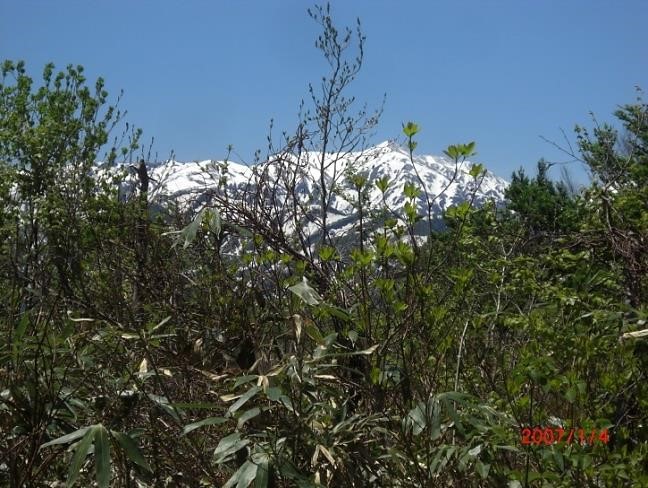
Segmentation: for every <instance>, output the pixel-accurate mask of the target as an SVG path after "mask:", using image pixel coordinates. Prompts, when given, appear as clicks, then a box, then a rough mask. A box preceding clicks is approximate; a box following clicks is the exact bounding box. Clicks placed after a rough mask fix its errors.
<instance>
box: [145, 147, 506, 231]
mask: <svg viewBox="0 0 648 488" xmlns="http://www.w3.org/2000/svg"><path fill="white" fill-rule="evenodd" d="M322 167H323V168H324V174H323V179H324V184H325V186H326V202H325V206H326V207H327V228H328V229H329V235H330V236H339V235H342V234H345V233H347V232H348V231H350V230H351V229H352V228H353V227H354V226H355V224H356V221H357V219H358V209H357V204H356V203H357V199H358V191H357V186H356V184H357V183H358V180H357V179H356V180H355V183H354V181H353V178H352V176H353V175H357V176H361V177H362V180H364V182H365V183H364V185H363V188H364V189H365V190H364V197H363V199H364V202H365V208H370V209H374V210H375V209H383V210H385V209H386V210H388V211H389V213H390V215H392V216H397V215H402V214H403V206H404V204H405V203H406V201H407V200H408V197H407V196H406V195H405V193H404V191H403V190H404V185H405V184H406V183H411V184H413V185H415V186H416V187H418V188H419V189H421V190H423V188H422V186H424V189H425V190H427V193H428V195H429V198H430V200H431V201H432V215H433V218H439V217H440V216H441V215H442V212H443V211H444V210H445V209H447V208H448V207H449V206H451V205H454V204H458V203H460V202H462V201H465V200H467V199H469V198H471V196H472V194H473V192H475V202H476V204H480V203H483V202H485V201H486V200H491V199H492V200H494V201H496V202H501V201H502V200H503V198H504V190H505V188H506V186H507V182H506V181H505V180H504V179H502V178H500V177H498V176H495V175H494V174H492V173H490V172H486V174H485V175H484V177H483V178H479V180H478V181H479V186H478V187H477V189H476V190H475V188H476V186H477V183H476V180H475V179H474V178H473V176H471V175H470V174H469V171H470V169H471V167H472V163H471V162H469V161H465V162H463V163H462V164H460V165H455V163H454V162H453V161H451V160H450V159H449V158H447V157H445V156H428V155H414V157H413V159H410V155H409V152H408V150H407V149H406V148H403V147H402V146H400V145H398V144H396V143H394V142H383V143H381V144H379V145H377V146H375V147H372V148H370V149H367V150H365V151H363V152H353V153H347V154H344V155H340V154H334V153H331V154H326V155H325V156H324V159H323V160H322V155H321V153H302V154H301V155H299V156H298V155H295V154H284V155H278V156H275V157H273V158H270V159H269V160H268V161H267V162H264V163H261V164H257V165H255V166H246V165H242V164H238V163H234V162H231V161H229V162H227V163H225V162H223V161H213V160H208V161H200V162H184V163H183V162H177V161H168V162H166V163H163V164H161V165H158V166H155V167H153V168H151V169H150V176H151V180H152V181H153V182H155V185H153V188H152V190H151V191H150V199H151V201H152V203H155V201H160V200H168V199H172V200H174V201H177V202H178V203H180V204H181V205H187V206H189V207H191V208H193V209H198V208H200V207H202V206H203V205H205V204H210V205H214V206H216V207H218V206H219V204H220V205H222V204H223V200H224V198H225V195H227V197H226V198H227V202H228V205H229V206H230V207H231V208H234V207H236V204H241V205H243V206H245V205H248V207H247V208H250V207H249V205H251V204H252V202H253V201H254V202H256V204H257V205H259V204H260V205H261V206H262V207H263V208H264V211H263V212H262V213H263V216H264V218H265V219H269V220H272V221H274V222H273V223H274V224H275V225H279V226H283V228H287V229H290V228H292V229H294V228H295V227H296V226H299V227H302V228H305V229H306V230H307V234H313V235H315V234H317V232H318V229H320V227H321V215H322V212H321V206H322V202H321V197H322V193H321V187H322V174H321V169H322ZM381 179H382V180H383V181H385V179H386V182H387V183H388V185H387V188H386V189H385V191H384V192H383V191H382V190H381V189H380V188H379V187H378V186H377V185H376V183H377V182H378V181H379V180H381ZM421 182H422V183H423V185H421ZM291 194H292V195H294V196H295V197H296V198H297V200H298V201H299V203H300V204H301V211H300V217H299V218H295V214H294V210H295V209H294V207H293V206H291V205H289V204H288V202H289V201H290V199H289V198H288V196H289V195H291ZM416 203H417V205H418V209H419V213H420V214H421V215H422V216H426V215H427V207H428V205H427V199H426V198H425V194H424V192H423V191H421V192H420V194H419V196H418V197H417V198H416ZM365 215H367V214H366V213H365Z"/></svg>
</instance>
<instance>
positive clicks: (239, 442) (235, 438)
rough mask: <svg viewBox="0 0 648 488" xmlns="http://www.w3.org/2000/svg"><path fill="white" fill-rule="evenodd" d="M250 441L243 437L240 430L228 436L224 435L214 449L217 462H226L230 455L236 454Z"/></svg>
mask: <svg viewBox="0 0 648 488" xmlns="http://www.w3.org/2000/svg"><path fill="white" fill-rule="evenodd" d="M249 443H250V441H249V440H247V439H241V433H240V432H234V433H233V434H230V435H228V436H227V437H223V438H222V439H221V441H220V442H219V443H218V446H216V450H215V451H214V457H215V458H216V463H218V464H220V463H222V462H225V461H226V460H227V458H228V457H229V456H231V455H232V454H234V453H235V452H236V451H238V450H240V449H243V448H244V447H245V446H247V445H248V444H249Z"/></svg>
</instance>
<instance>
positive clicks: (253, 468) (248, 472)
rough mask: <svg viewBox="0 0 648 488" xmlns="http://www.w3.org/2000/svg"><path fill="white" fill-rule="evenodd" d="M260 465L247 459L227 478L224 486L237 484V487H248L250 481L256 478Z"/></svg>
mask: <svg viewBox="0 0 648 488" xmlns="http://www.w3.org/2000/svg"><path fill="white" fill-rule="evenodd" d="M257 469H258V466H257V465H256V464H254V463H253V462H251V461H245V462H244V463H243V466H241V467H240V468H239V469H238V471H236V473H234V474H233V475H232V477H231V478H230V479H229V480H227V483H225V484H224V485H223V488H231V487H233V486H234V485H236V488H247V487H248V486H250V483H252V481H254V478H256V474H257Z"/></svg>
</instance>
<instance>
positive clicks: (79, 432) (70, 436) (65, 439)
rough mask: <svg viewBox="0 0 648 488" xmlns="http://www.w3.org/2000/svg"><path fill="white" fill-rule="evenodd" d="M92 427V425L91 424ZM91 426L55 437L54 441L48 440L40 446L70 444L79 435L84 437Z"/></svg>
mask: <svg viewBox="0 0 648 488" xmlns="http://www.w3.org/2000/svg"><path fill="white" fill-rule="evenodd" d="M90 427H92V426H90ZM90 427H83V428H82V429H78V430H75V431H74V432H71V433H69V434H66V435H64V436H61V437H58V438H56V439H54V440H53V441H49V442H46V443H45V444H43V445H42V446H40V448H41V449H42V448H44V447H48V446H53V445H55V444H68V443H70V442H72V441H74V440H76V439H78V438H79V437H83V436H84V435H85V433H86V432H87V431H88V430H89V429H90Z"/></svg>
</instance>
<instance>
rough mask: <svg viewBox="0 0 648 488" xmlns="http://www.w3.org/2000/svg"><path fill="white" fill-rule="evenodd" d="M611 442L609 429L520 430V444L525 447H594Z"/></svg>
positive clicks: (525, 428) (549, 428) (552, 428)
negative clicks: (562, 445)
mask: <svg viewBox="0 0 648 488" xmlns="http://www.w3.org/2000/svg"><path fill="white" fill-rule="evenodd" d="M608 442H610V436H609V433H608V429H580V428H574V427H572V428H569V429H563V428H562V427H541V426H536V427H523V428H522V429H520V443H521V444H522V445H523V446H540V445H545V446H550V445H552V444H560V443H564V444H568V445H571V444H580V445H582V446H583V445H590V446H593V445H594V444H595V443H600V444H607V443H608Z"/></svg>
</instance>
